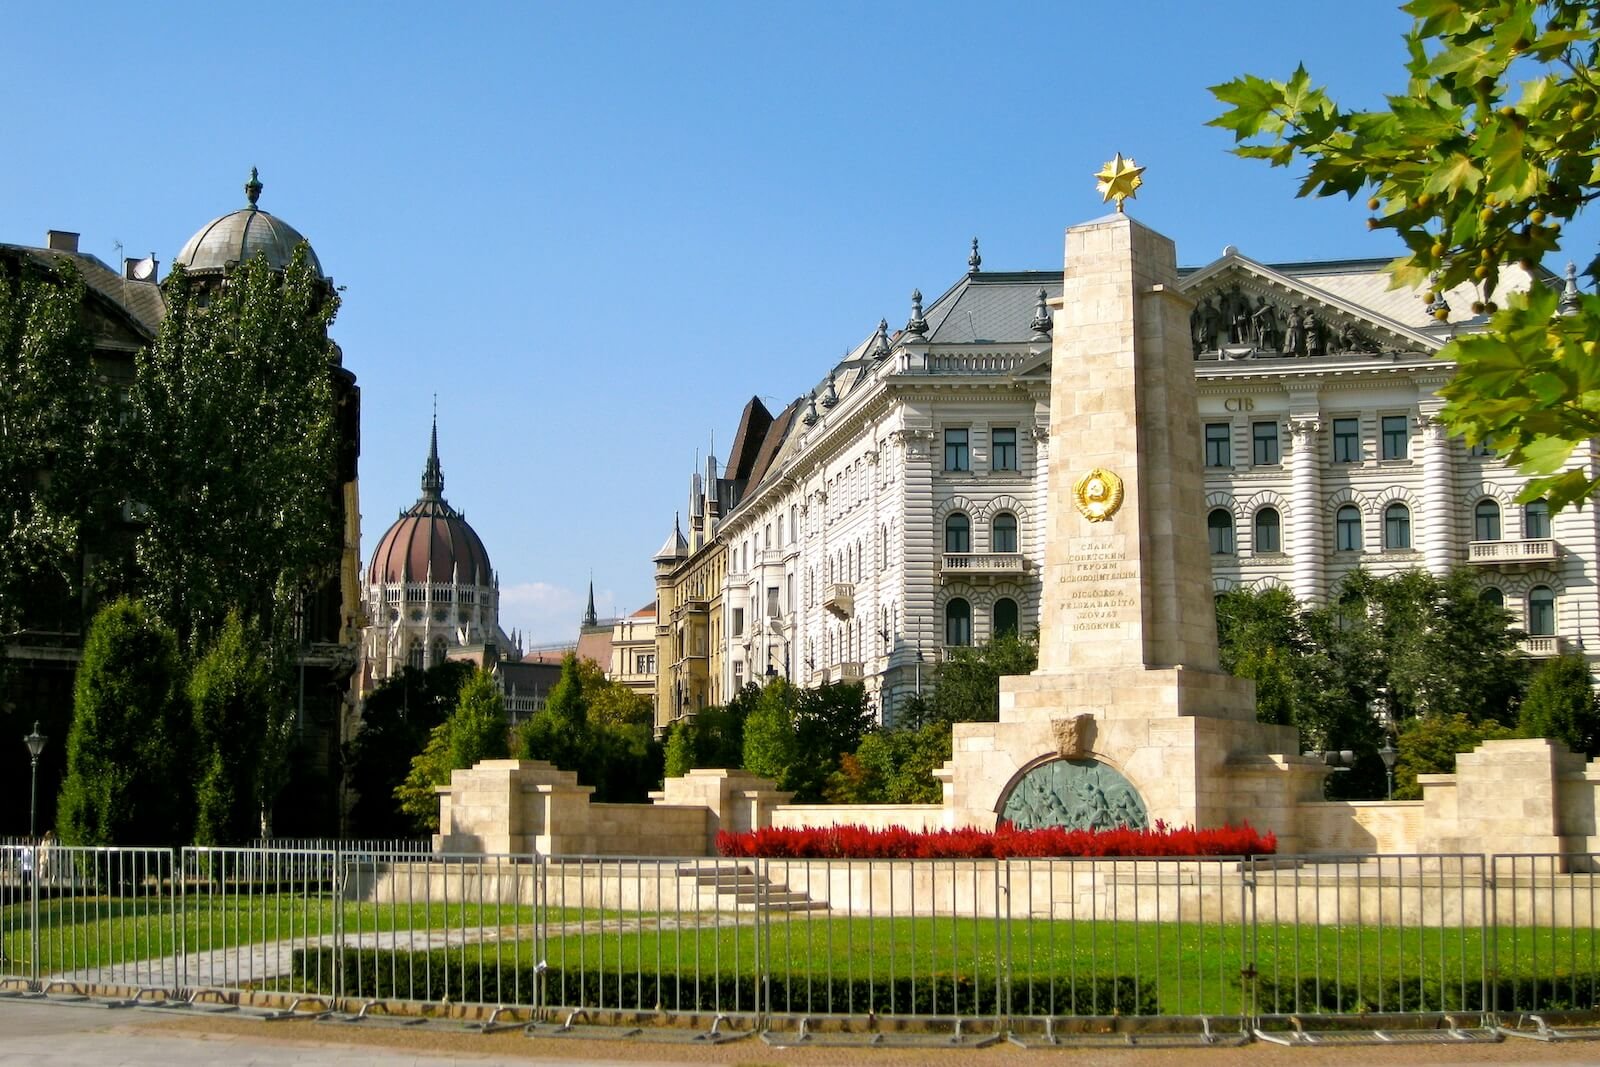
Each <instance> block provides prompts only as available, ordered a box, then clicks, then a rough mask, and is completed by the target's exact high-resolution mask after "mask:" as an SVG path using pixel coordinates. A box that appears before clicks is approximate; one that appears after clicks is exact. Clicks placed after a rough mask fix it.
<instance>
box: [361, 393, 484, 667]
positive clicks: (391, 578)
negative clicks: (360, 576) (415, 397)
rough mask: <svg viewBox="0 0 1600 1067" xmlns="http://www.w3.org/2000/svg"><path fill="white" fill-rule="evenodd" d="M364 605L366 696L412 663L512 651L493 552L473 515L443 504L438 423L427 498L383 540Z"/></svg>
mask: <svg viewBox="0 0 1600 1067" xmlns="http://www.w3.org/2000/svg"><path fill="white" fill-rule="evenodd" d="M364 599H365V608H366V614H367V627H366V631H365V635H364V637H363V644H362V659H363V669H362V689H363V692H366V691H369V690H371V689H372V688H373V687H374V686H376V685H377V684H378V683H380V682H382V681H383V680H384V679H386V678H389V677H392V676H393V675H394V674H396V673H398V672H399V671H400V670H401V668H403V667H405V666H407V665H410V666H412V667H418V668H421V667H431V666H433V665H434V664H436V663H442V662H444V661H445V659H446V658H453V657H452V653H454V652H456V651H457V650H467V649H477V650H480V651H481V650H482V649H483V648H484V646H486V645H487V646H490V647H493V648H495V649H496V650H498V654H499V655H502V656H503V655H505V654H507V653H509V652H511V651H512V642H511V640H510V638H508V637H507V636H506V634H505V632H504V631H503V630H501V629H500V586H499V579H498V577H497V576H496V575H495V573H494V570H493V569H492V568H491V567H490V565H489V553H488V551H487V550H486V549H485V548H484V547H483V542H482V541H481V540H480V539H479V538H478V535H477V533H476V531H474V530H473V529H472V527H471V526H470V525H468V524H467V520H466V517H465V516H464V515H462V514H461V512H459V511H457V510H456V509H455V508H453V507H451V506H450V504H449V503H448V502H447V501H446V500H445V498H444V472H443V470H442V469H441V468H440V466H439V428H438V425H437V423H436V424H435V425H434V428H433V432H432V436H431V437H430V439H429V443H428V461H427V464H426V466H425V467H424V468H423V471H422V495H421V496H420V497H418V498H417V502H416V503H415V504H413V505H411V507H409V508H407V509H406V510H405V511H402V512H401V513H400V517H399V518H398V519H396V520H395V521H394V524H393V525H392V526H390V527H389V529H388V530H387V531H386V532H385V533H384V535H383V537H382V538H381V539H380V540H379V541H378V546H377V548H375V549H374V550H373V553H372V560H371V562H370V563H369V564H368V565H367V573H366V583H365V590H364ZM469 658H470V657H469ZM481 665H484V666H491V665H492V664H481Z"/></svg>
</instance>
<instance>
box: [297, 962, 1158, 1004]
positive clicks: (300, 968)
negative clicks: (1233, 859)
mask: <svg viewBox="0 0 1600 1067" xmlns="http://www.w3.org/2000/svg"><path fill="white" fill-rule="evenodd" d="M341 956H342V958H341ZM293 967H294V977H295V979H296V980H297V982H298V983H300V984H302V985H303V984H305V983H307V982H310V981H313V980H315V981H317V982H318V984H319V985H320V986H321V987H322V988H324V989H327V988H329V987H331V984H332V978H333V975H334V970H335V968H336V967H342V968H343V983H342V986H341V990H342V992H343V994H344V995H345V996H350V997H369V998H374V999H378V1000H429V1001H443V1000H445V999H446V998H448V999H449V1000H450V1001H451V1002H453V1003H466V1004H531V1003H533V1000H534V991H535V988H536V978H535V974H534V967H533V965H532V964H530V963H527V962H526V961H521V962H517V963H505V962H502V963H501V964H500V965H499V966H496V965H495V961H494V956H493V947H492V946H486V951H485V953H484V956H483V960H482V966H481V967H480V965H479V958H478V953H477V952H476V951H475V950H467V951H465V952H463V951H459V950H452V951H446V950H443V949H437V950H434V951H432V952H377V953H374V952H372V951H362V950H360V949H353V948H347V949H344V950H343V951H342V953H341V952H340V950H336V949H333V948H327V947H324V948H315V949H297V950H296V951H295V953H294V960H293ZM537 981H542V982H543V983H544V985H545V994H544V997H543V1003H544V1004H545V1005H547V1006H550V1007H574V1008H603V1009H616V1010H622V1011H673V1012H696V1011H754V1010H756V1007H757V1004H758V998H757V995H756V994H757V983H758V981H760V979H759V978H758V977H757V976H756V975H754V974H750V973H745V974H729V973H720V974H711V975H707V974H702V975H699V976H698V977H697V976H696V975H695V974H694V973H693V972H687V973H681V972H675V971H663V972H661V973H659V974H656V973H652V972H649V971H646V972H645V973H643V974H640V973H639V972H637V971H616V970H596V969H587V970H583V971H579V970H576V969H568V970H562V969H561V968H559V967H551V968H549V969H547V970H546V971H545V972H544V973H543V974H542V975H540V976H538V978H537ZM765 988H766V995H765V997H764V998H762V999H765V1000H766V1006H768V1007H769V1008H770V1010H772V1011H775V1012H781V1013H805V1014H849V1015H865V1014H867V1013H868V1012H873V1013H876V1014H879V1015H890V1014H892V1015H942V1016H949V1015H955V1014H961V1015H967V1016H982V1015H1002V1014H1004V1015H1025V1014H1029V1013H1030V1011H1045V1010H1049V1009H1051V1008H1053V1010H1054V1014H1056V1015H1154V1014H1156V1013H1157V1011H1158V1009H1157V1005H1156V985H1155V982H1153V981H1151V980H1149V979H1134V978H1132V977H1129V976H1127V975H1114V976H1099V977H1095V978H1079V979H1078V980H1077V981H1073V980H1072V979H1070V978H1067V977H1061V976H1042V975H1041V976H1016V977H1013V979H1012V983H1011V987H1010V988H1009V990H1007V989H1003V988H1002V989H998V990H997V989H996V988H995V979H994V978H993V977H992V976H989V977H985V978H981V979H974V978H971V977H968V976H965V975H948V974H943V975H927V976H922V977H919V978H916V979H912V978H909V977H906V976H903V975H902V976H897V977H896V978H895V979H894V980H893V981H892V982H891V981H890V980H888V979H886V978H876V979H872V980H870V981H869V980H868V979H866V978H854V979H847V978H845V977H843V976H839V975H835V976H832V977H829V976H827V975H803V974H802V975H793V976H782V975H774V976H772V977H771V978H770V979H769V980H768V981H767V983H766V987H765Z"/></svg>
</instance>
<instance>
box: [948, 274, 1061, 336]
mask: <svg viewBox="0 0 1600 1067" xmlns="http://www.w3.org/2000/svg"><path fill="white" fill-rule="evenodd" d="M1040 286H1043V287H1044V290H1045V295H1046V296H1048V297H1051V298H1055V297H1059V296H1060V295H1061V272H1060V271H1059V270H1055V271H1044V270H1039V271H1032V270H1030V271H980V272H979V273H977V274H968V275H967V276H965V277H963V278H962V279H961V280H960V281H959V282H957V283H956V284H955V285H954V286H952V287H951V288H950V289H949V291H947V292H946V293H945V294H944V295H943V296H941V297H939V299H937V300H935V301H934V302H933V304H932V306H930V307H928V308H927V309H925V310H924V312H923V317H924V318H926V319H927V320H928V340H929V342H930V343H932V344H938V345H949V344H973V343H977V342H985V341H986V342H990V343H1001V344H1006V343H1016V342H1019V341H1026V340H1027V339H1028V336H1029V335H1030V334H1031V333H1032V332H1033V331H1032V330H1031V329H1030V327H1029V323H1031V322H1032V321H1033V309H1034V306H1035V305H1036V304H1037V303H1038V292H1039V287H1040Z"/></svg>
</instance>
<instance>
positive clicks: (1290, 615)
mask: <svg viewBox="0 0 1600 1067" xmlns="http://www.w3.org/2000/svg"><path fill="white" fill-rule="evenodd" d="M1216 605H1217V648H1218V658H1219V660H1220V662H1221V665H1222V669H1223V670H1225V671H1227V672H1229V673H1230V674H1233V675H1235V676H1237V677H1240V678H1248V679H1250V680H1251V681H1253V682H1255V683H1256V718H1257V719H1259V720H1260V721H1261V722H1265V723H1275V724H1277V725H1280V726H1287V725H1298V724H1299V718H1300V714H1299V712H1300V708H1301V705H1302V703H1303V698H1302V696H1301V693H1300V688H1301V679H1300V677H1299V674H1300V671H1301V668H1302V665H1303V664H1304V663H1305V660H1306V659H1307V657H1308V656H1309V653H1310V640H1309V638H1308V637H1307V635H1306V630H1305V624H1304V622H1303V621H1302V620H1301V618H1300V613H1299V604H1298V603H1297V602H1296V601H1295V599H1294V596H1293V594H1291V593H1290V592H1289V591H1288V590H1287V589H1262V590H1249V589H1235V590H1230V591H1228V592H1225V593H1223V594H1222V595H1221V596H1219V597H1217V602H1216Z"/></svg>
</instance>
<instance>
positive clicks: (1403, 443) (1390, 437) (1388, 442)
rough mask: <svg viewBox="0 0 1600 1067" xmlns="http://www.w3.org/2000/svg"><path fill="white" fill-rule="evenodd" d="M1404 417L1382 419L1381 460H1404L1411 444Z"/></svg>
mask: <svg viewBox="0 0 1600 1067" xmlns="http://www.w3.org/2000/svg"><path fill="white" fill-rule="evenodd" d="M1407 421H1409V420H1407V419H1406V417H1405V416H1404V415H1385V416H1384V417H1383V423H1382V427H1383V458H1384V459H1405V458H1406V456H1407V453H1408V448H1409V446H1410V444H1411V429H1410V427H1408V426H1407V425H1406V423H1407Z"/></svg>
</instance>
